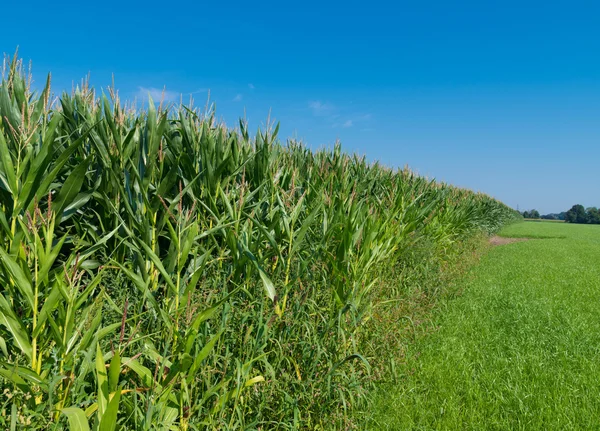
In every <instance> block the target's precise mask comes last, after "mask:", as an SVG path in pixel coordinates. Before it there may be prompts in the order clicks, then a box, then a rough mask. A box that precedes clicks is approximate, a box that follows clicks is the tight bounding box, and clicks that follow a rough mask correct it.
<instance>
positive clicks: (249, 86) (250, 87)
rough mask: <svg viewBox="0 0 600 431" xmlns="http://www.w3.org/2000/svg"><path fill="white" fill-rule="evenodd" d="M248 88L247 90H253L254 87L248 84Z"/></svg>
mask: <svg viewBox="0 0 600 431" xmlns="http://www.w3.org/2000/svg"><path fill="white" fill-rule="evenodd" d="M248 88H249V89H250V90H254V89H255V88H256V87H255V86H254V84H248Z"/></svg>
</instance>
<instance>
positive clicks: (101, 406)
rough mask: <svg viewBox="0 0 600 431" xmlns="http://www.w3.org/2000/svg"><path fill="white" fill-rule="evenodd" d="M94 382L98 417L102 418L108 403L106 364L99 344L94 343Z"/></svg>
mask: <svg viewBox="0 0 600 431" xmlns="http://www.w3.org/2000/svg"><path fill="white" fill-rule="evenodd" d="M96 384H97V388H98V417H100V420H102V416H103V415H104V412H105V411H106V406H107V404H108V395H109V392H108V378H107V375H106V366H105V364H104V357H103V355H102V350H100V345H98V344H97V345H96Z"/></svg>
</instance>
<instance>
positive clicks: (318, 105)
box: [308, 100, 335, 117]
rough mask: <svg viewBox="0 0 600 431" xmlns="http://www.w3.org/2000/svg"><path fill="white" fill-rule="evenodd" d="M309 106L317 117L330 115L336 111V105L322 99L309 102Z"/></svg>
mask: <svg viewBox="0 0 600 431" xmlns="http://www.w3.org/2000/svg"><path fill="white" fill-rule="evenodd" d="M308 107H309V108H310V109H311V110H312V113H313V115H315V116H317V117H330V116H332V115H334V112H335V106H333V105H332V104H330V103H323V102H321V101H320V100H315V101H312V102H309V103H308Z"/></svg>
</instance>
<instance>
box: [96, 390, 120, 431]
mask: <svg viewBox="0 0 600 431" xmlns="http://www.w3.org/2000/svg"><path fill="white" fill-rule="evenodd" d="M120 401H121V392H120V391H117V392H115V393H114V394H113V396H112V399H111V400H110V402H109V403H108V405H107V406H106V411H105V412H104V415H103V416H102V419H100V426H99V427H98V431H114V430H115V427H116V426H117V414H118V413H119V402H120Z"/></svg>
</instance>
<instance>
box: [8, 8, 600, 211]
mask: <svg viewBox="0 0 600 431" xmlns="http://www.w3.org/2000/svg"><path fill="white" fill-rule="evenodd" d="M286 3H287V2H273V1H261V2H210V3H204V2H194V1H179V2H171V3H156V4H154V3H152V2H136V1H119V2H117V1H112V0H109V1H103V2H79V1H78V2H73V1H62V2H54V3H52V4H49V3H48V2H41V1H37V0H30V1H29V2H27V10H26V9H24V8H23V6H22V4H19V3H17V2H10V3H8V4H6V5H4V4H3V5H2V17H3V19H2V24H1V25H0V51H2V52H4V53H13V52H14V50H15V48H16V47H17V46H19V53H20V56H21V57H23V58H24V59H25V60H27V61H29V60H31V61H32V63H33V71H34V79H35V80H36V81H37V82H38V83H40V84H41V83H42V81H43V80H44V78H45V74H46V73H48V72H52V74H53V83H54V88H55V89H70V88H71V86H72V82H73V81H75V82H77V81H78V80H80V79H81V78H82V77H84V76H86V75H87V74H88V73H90V74H91V80H92V84H93V85H94V86H95V87H96V88H106V86H107V85H109V84H110V83H111V75H112V74H113V73H114V75H115V82H116V86H117V88H118V89H119V90H120V94H121V97H122V98H129V99H131V98H134V97H137V98H138V99H139V98H143V97H145V95H146V94H147V93H148V92H151V93H152V94H155V93H159V92H160V91H161V90H162V89H163V88H164V87H165V86H166V90H167V91H166V93H165V94H166V96H167V98H169V99H172V100H179V97H180V96H179V95H181V94H183V95H184V100H188V99H189V95H190V94H193V97H194V99H195V100H196V102H197V104H198V105H204V103H205V101H206V99H207V95H208V93H207V90H208V89H210V94H211V101H212V102H214V103H216V106H217V113H218V115H219V116H220V117H222V118H223V119H224V120H226V122H227V123H229V124H231V125H234V124H236V123H237V119H238V118H239V117H241V116H243V115H244V113H246V116H247V118H248V120H249V121H250V125H251V126H252V127H254V128H256V127H258V126H260V125H264V124H265V121H266V119H267V116H268V114H269V111H270V112H271V113H272V117H273V118H275V119H276V120H279V121H280V122H281V135H280V136H281V137H282V138H287V137H297V138H300V139H302V140H303V141H305V142H306V143H307V144H308V145H310V146H311V147H312V148H319V147H323V146H329V145H331V144H332V143H334V142H335V140H336V139H339V140H341V142H342V145H343V147H344V148H345V149H346V150H347V151H352V152H358V153H360V154H364V155H366V156H367V157H368V158H369V159H371V160H376V159H378V160H381V161H382V162H383V163H384V164H386V165H388V166H393V167H402V166H404V165H406V164H408V165H409V166H410V167H411V168H413V169H414V170H416V171H417V172H419V173H421V174H423V175H427V176H429V177H435V178H437V179H439V180H442V181H446V182H449V183H452V184H456V185H459V186H463V187H467V188H470V189H473V190H479V191H483V192H485V193H488V194H490V195H492V196H494V197H496V198H498V199H500V200H502V201H504V202H505V203H507V204H508V205H511V206H513V207H517V206H519V208H520V209H521V210H523V209H530V208H536V209H538V210H539V211H540V212H542V213H547V212H558V211H563V210H567V209H569V208H570V207H571V206H572V205H573V204H575V203H581V204H583V205H584V206H592V205H593V206H600V193H599V192H598V190H599V188H600V187H599V183H600V181H599V178H598V172H599V169H598V161H600V57H599V55H598V53H599V52H600V49H599V48H600V26H599V25H598V22H599V20H600V5H599V4H598V3H597V2H591V1H590V2H579V1H569V2H567V1H545V2H538V1H522V0H521V1H512V0H508V1H503V2H487V1H462V2H459V1H455V2H448V1H421V2H402V1H400V2H391V1H390V2H379V1H370V2H353V1H345V2H339V1H319V2H314V1H303V2H294V3H290V4H286ZM597 5H599V6H597ZM6 17H10V19H6Z"/></svg>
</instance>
